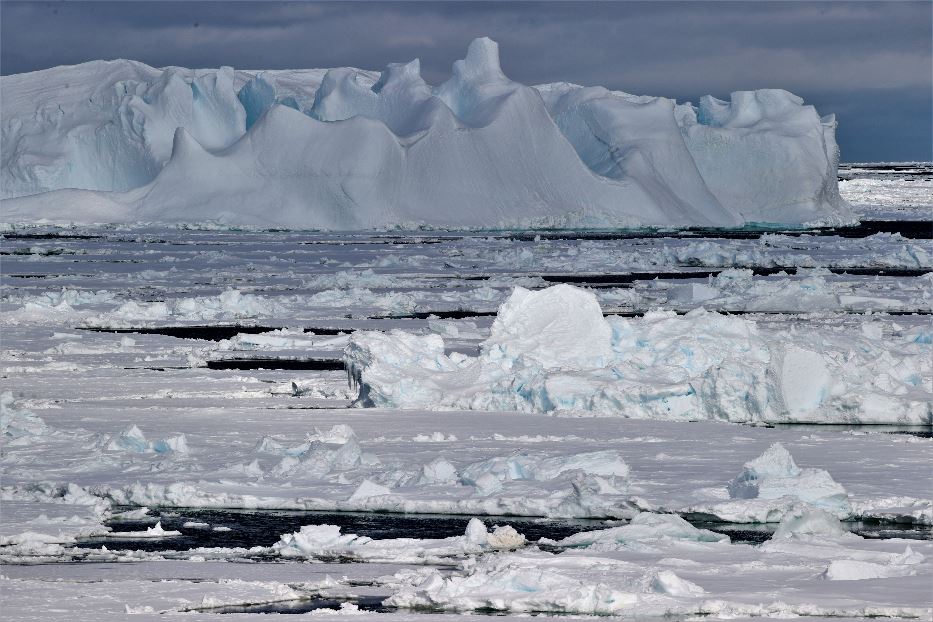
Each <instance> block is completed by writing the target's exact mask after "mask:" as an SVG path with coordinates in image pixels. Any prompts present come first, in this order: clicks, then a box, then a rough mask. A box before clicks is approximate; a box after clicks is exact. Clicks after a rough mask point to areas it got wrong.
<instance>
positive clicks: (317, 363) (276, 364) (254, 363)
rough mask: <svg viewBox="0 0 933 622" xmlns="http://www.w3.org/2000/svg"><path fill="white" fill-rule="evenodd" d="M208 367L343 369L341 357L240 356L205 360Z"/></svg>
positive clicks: (306, 369)
mask: <svg viewBox="0 0 933 622" xmlns="http://www.w3.org/2000/svg"><path fill="white" fill-rule="evenodd" d="M207 368H208V369H243V370H249V369H289V370H305V371H308V370H311V371H343V370H344V366H343V359H283V358H242V359H235V358H230V359H216V360H213V361H208V362H207Z"/></svg>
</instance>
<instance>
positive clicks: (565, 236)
mask: <svg viewBox="0 0 933 622" xmlns="http://www.w3.org/2000/svg"><path fill="white" fill-rule="evenodd" d="M774 233H777V234H782V235H792V236H799V235H817V236H827V235H837V236H840V237H844V238H865V237H868V236H871V235H875V234H876V233H900V234H901V235H902V236H903V237H905V238H910V239H915V240H930V239H933V221H929V220H865V221H862V222H861V223H859V224H858V225H854V226H849V227H820V228H814V229H783V228H770V227H762V228H753V227H746V228H743V229H703V228H697V229H677V230H671V231H663V230H650V229H639V230H629V231H553V230H545V231H527V232H526V231H523V232H516V233H510V234H507V235H503V236H500V239H506V240H524V241H529V242H530V241H533V240H535V239H539V240H624V239H638V238H723V239H732V240H757V239H758V238H760V237H761V236H762V235H764V234H774Z"/></svg>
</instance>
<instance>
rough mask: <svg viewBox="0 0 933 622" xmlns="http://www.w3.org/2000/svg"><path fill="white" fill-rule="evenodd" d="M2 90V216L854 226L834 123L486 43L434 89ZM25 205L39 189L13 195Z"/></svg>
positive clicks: (247, 77)
mask: <svg viewBox="0 0 933 622" xmlns="http://www.w3.org/2000/svg"><path fill="white" fill-rule="evenodd" d="M2 87H3V88H2V92H3V101H2V104H3V108H4V113H5V114H4V116H5V120H4V125H3V141H2V144H3V152H2V162H3V166H2V181H3V184H2V186H3V192H4V195H3V198H4V199H8V200H7V201H5V202H4V212H5V217H6V218H7V219H9V220H11V221H17V220H21V221H36V220H51V221H67V222H134V221H156V222H193V221H217V222H221V223H228V224H236V225H260V226H271V225H277V226H288V227H300V228H330V229H359V228H371V227H378V228H383V227H399V226H401V227H412V226H417V225H431V226H445V227H467V228H472V227H483V228H488V227H519V226H539V227H542V226H543V227H554V226H557V227H566V226H575V227H580V226H600V227H631V226H645V225H658V226H687V225H702V226H736V225H741V224H743V223H744V222H750V221H766V222H775V223H777V222H780V223H804V222H807V223H843V222H850V221H852V220H853V217H852V215H851V212H850V211H849V209H848V206H847V205H846V204H845V202H844V201H843V200H842V199H841V198H840V197H839V194H838V190H837V187H836V166H837V161H838V150H837V149H836V145H835V141H834V138H833V134H834V129H835V122H834V121H833V120H832V119H831V118H827V119H823V120H821V119H820V118H819V116H818V115H817V113H816V112H815V110H814V109H813V107H812V106H804V105H803V102H802V100H800V99H799V98H797V97H796V96H794V95H791V94H790V93H786V92H784V91H778V90H764V91H744V92H737V93H734V94H733V96H732V101H731V102H730V103H725V102H720V101H718V100H715V99H713V98H704V99H703V100H702V101H701V103H700V106H699V108H695V107H693V106H692V105H690V104H684V105H678V104H676V103H675V102H674V101H672V100H669V99H665V98H660V97H639V96H633V95H628V94H626V93H621V92H613V91H607V90H606V89H603V88H600V87H588V88H584V87H579V86H576V85H570V84H551V85H543V86H539V87H535V88H532V87H527V86H524V85H521V84H519V83H516V82H513V81H511V80H509V79H508V78H507V77H506V76H505V75H504V74H503V73H502V71H501V68H500V66H499V52H498V46H497V44H496V43H495V42H493V41H492V40H490V39H487V38H480V39H476V40H474V41H473V42H472V43H471V44H470V46H469V48H468V50H467V54H466V57H465V58H464V59H463V60H460V61H457V62H456V63H454V67H453V74H452V76H451V78H450V79H449V80H448V81H446V82H445V83H443V84H441V85H439V86H437V87H431V86H429V85H428V84H427V83H425V82H424V80H423V79H422V77H421V75H420V66H419V63H418V61H417V60H415V61H412V62H410V63H408V64H390V65H389V66H388V67H387V68H386V70H385V71H383V72H382V74H381V75H379V76H378V77H377V76H376V75H375V74H373V73H370V72H365V71H360V70H357V69H351V68H336V69H330V70H327V71H326V73H324V72H323V71H321V70H309V71H306V72H300V71H296V72H260V73H258V74H256V73H245V72H239V73H237V72H234V70H233V69H231V68H229V67H222V68H220V69H217V70H188V69H182V68H168V69H164V70H159V69H154V68H151V67H148V66H146V65H143V64H141V63H135V62H132V61H112V62H92V63H85V64H83V65H77V66H74V67H58V68H54V69H49V70H45V71H40V72H34V73H30V74H20V75H14V76H4V77H3V78H2ZM724 146H725V147H726V148H723V147H724ZM46 191H57V192H55V193H54V194H48V193H47V192H46ZM102 191H113V192H102ZM37 193H39V194H37ZM23 195H32V196H30V197H28V198H19V199H15V200H9V199H12V198H13V197H22V196H23ZM438 205H443V206H444V209H443V210H439V209H437V206H438Z"/></svg>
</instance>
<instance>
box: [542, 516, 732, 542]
mask: <svg viewBox="0 0 933 622" xmlns="http://www.w3.org/2000/svg"><path fill="white" fill-rule="evenodd" d="M670 541H685V542H724V543H728V542H729V536H725V535H723V534H719V533H714V532H712V531H709V530H707V529H697V528H696V527H694V526H693V525H691V524H690V523H688V522H687V521H685V520H684V519H682V518H681V517H680V516H677V515H676V514H653V513H650V512H641V513H639V514H636V515H635V517H634V518H633V519H632V521H631V522H630V523H629V524H627V525H623V526H621V527H612V528H610V529H600V530H597V531H583V532H580V533H577V534H574V535H572V536H568V537H566V538H564V539H562V540H558V541H557V542H555V543H554V545H555V546H558V547H563V548H587V549H591V550H596V551H615V550H621V549H626V548H632V549H640V548H645V547H649V546H651V545H652V543H657V542H670Z"/></svg>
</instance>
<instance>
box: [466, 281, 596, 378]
mask: <svg viewBox="0 0 933 622" xmlns="http://www.w3.org/2000/svg"><path fill="white" fill-rule="evenodd" d="M611 336H612V329H610V328H609V324H608V323H607V322H606V320H605V319H604V318H603V313H602V309H601V308H600V306H599V302H598V301H597V300H596V296H594V295H593V294H592V293H590V292H588V291H585V290H582V289H579V288H576V287H573V286H570V285H564V284H561V285H555V286H554V287H548V288H547V289H542V290H538V291H531V290H527V289H525V288H523V287H516V288H515V289H514V290H513V291H512V294H511V295H510V296H509V298H508V299H507V300H506V301H505V302H504V303H503V304H502V306H501V307H499V312H498V314H497V315H496V320H495V322H493V325H492V331H491V334H490V336H489V339H487V340H486V342H485V343H484V344H483V349H484V351H485V352H486V355H487V356H488V357H489V358H490V359H492V360H494V361H495V360H503V362H504V363H506V364H508V363H509V362H510V361H513V360H514V361H521V362H525V361H527V362H528V363H532V364H538V365H540V366H542V367H544V368H545V369H547V368H559V367H570V368H584V369H586V368H596V367H603V366H605V365H606V364H607V363H608V362H609V360H610V359H611V357H612V342H611Z"/></svg>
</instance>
